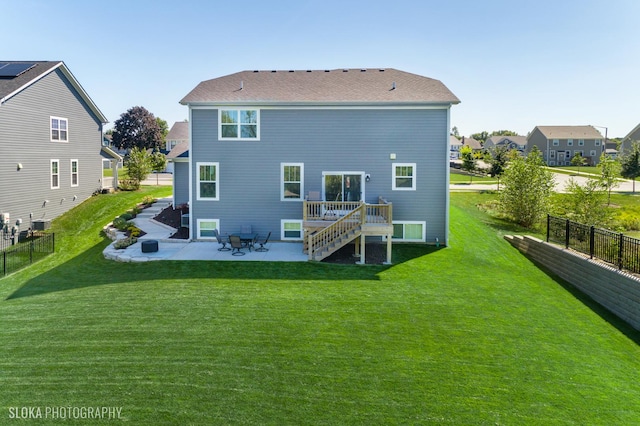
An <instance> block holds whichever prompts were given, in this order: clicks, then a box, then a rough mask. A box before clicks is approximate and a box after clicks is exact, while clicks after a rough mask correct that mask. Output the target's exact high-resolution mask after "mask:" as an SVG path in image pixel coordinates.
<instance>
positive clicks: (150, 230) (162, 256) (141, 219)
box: [102, 198, 308, 262]
mask: <svg viewBox="0 0 640 426" xmlns="http://www.w3.org/2000/svg"><path fill="white" fill-rule="evenodd" d="M170 204H171V199H170V198H163V199H159V200H158V201H157V202H156V203H154V204H153V206H151V207H149V208H147V209H145V210H144V212H143V213H141V214H139V215H138V216H137V217H136V218H135V219H133V222H134V223H135V225H136V226H137V227H138V228H140V229H142V230H143V231H144V232H145V233H146V234H145V235H143V236H142V237H140V238H138V242H137V243H135V244H133V245H131V246H129V247H127V248H126V249H120V250H116V249H115V248H114V247H113V243H111V244H109V246H108V247H107V248H105V249H104V251H103V252H102V254H103V255H104V257H105V258H106V259H110V260H115V261H118V262H148V261H154V260H221V261H224V260H238V261H263V262H265V261H266V262H306V261H308V257H307V255H306V254H304V253H303V252H302V243H296V242H280V241H274V242H269V243H267V245H266V247H267V248H268V249H269V251H263V252H257V251H255V250H252V251H251V252H249V250H243V252H244V253H246V254H245V255H244V256H233V255H232V254H231V251H218V248H220V244H218V242H217V241H211V242H209V241H188V240H179V239H171V238H169V237H170V236H171V235H172V234H173V233H174V232H175V231H176V230H175V229H174V228H171V227H170V226H167V225H165V224H163V223H160V222H157V221H155V220H153V218H154V217H155V216H156V215H157V214H158V213H160V212H161V211H162V210H164V209H165V208H166V207H167V206H169V205H170ZM118 238H124V234H121V235H120V236H119V237H118ZM146 240H156V241H158V251H157V252H151V253H143V252H142V242H143V241H146Z"/></svg>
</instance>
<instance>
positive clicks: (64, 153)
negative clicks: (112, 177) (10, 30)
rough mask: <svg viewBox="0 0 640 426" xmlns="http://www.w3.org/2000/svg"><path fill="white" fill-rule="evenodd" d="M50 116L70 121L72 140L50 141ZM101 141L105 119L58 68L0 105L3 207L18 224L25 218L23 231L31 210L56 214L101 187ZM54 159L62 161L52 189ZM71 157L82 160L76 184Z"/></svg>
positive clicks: (47, 216) (0, 207)
mask: <svg viewBox="0 0 640 426" xmlns="http://www.w3.org/2000/svg"><path fill="white" fill-rule="evenodd" d="M51 116H55V117H61V118H66V119H67V120H68V142H51V141H50V117H51ZM101 142H102V124H101V123H100V120H99V119H98V118H97V117H96V116H95V115H94V114H93V113H92V112H91V110H90V109H89V107H88V106H87V105H86V103H85V102H84V101H83V100H82V98H81V97H80V96H79V95H78V94H77V93H76V92H75V90H74V89H73V88H72V86H71V85H70V84H69V83H68V81H67V80H66V78H65V77H64V75H63V74H62V72H60V71H59V70H56V71H54V72H52V73H50V74H48V75H46V76H45V77H44V78H42V79H41V80H39V81H37V82H35V83H33V84H32V85H31V86H29V87H27V88H26V89H25V90H23V91H22V92H20V93H18V94H16V95H15V96H14V97H12V98H10V99H9V100H7V101H6V102H5V103H3V104H2V105H0V181H1V182H2V185H0V211H1V212H8V213H10V215H11V221H12V222H13V223H15V221H16V219H18V218H20V219H22V220H23V225H22V227H21V230H24V229H27V227H28V224H29V214H30V213H32V214H33V219H53V218H55V217H57V216H59V215H60V214H62V213H64V212H65V211H67V210H69V209H70V208H72V207H74V206H76V205H78V204H79V203H81V202H82V201H83V200H85V199H86V198H88V197H90V196H91V195H92V193H93V192H94V191H96V190H97V189H99V188H100V186H101V178H102V160H101V156H100V147H101ZM52 159H57V160H59V185H60V188H59V189H51V173H50V167H51V160H52ZM71 159H77V160H78V171H79V175H78V177H79V186H77V187H72V186H71ZM18 163H20V164H22V169H21V170H17V164H18ZM74 197H75V200H74ZM44 200H48V202H47V203H46V204H45V203H44Z"/></svg>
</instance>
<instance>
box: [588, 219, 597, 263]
mask: <svg viewBox="0 0 640 426" xmlns="http://www.w3.org/2000/svg"><path fill="white" fill-rule="evenodd" d="M595 245H596V227H595V226H592V227H591V228H590V229H589V256H590V257H591V259H593V253H594V252H595Z"/></svg>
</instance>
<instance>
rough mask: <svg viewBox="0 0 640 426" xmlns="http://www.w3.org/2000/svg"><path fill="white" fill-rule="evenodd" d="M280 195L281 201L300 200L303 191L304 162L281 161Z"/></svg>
mask: <svg viewBox="0 0 640 426" xmlns="http://www.w3.org/2000/svg"><path fill="white" fill-rule="evenodd" d="M280 172H281V186H280V188H281V191H282V192H281V195H280V199H281V200H282V201H288V200H293V201H299V200H302V194H303V193H304V180H303V176H304V164H303V163H281V170H280Z"/></svg>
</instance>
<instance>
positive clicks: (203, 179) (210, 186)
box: [196, 163, 220, 201]
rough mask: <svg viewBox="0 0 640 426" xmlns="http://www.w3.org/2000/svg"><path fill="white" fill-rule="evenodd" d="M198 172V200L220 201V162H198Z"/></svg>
mask: <svg viewBox="0 0 640 426" xmlns="http://www.w3.org/2000/svg"><path fill="white" fill-rule="evenodd" d="M196 167H197V173H198V194H197V199H198V200H210V201H218V200H219V199H220V187H219V185H218V182H219V178H218V176H219V172H220V166H219V163H196Z"/></svg>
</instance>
